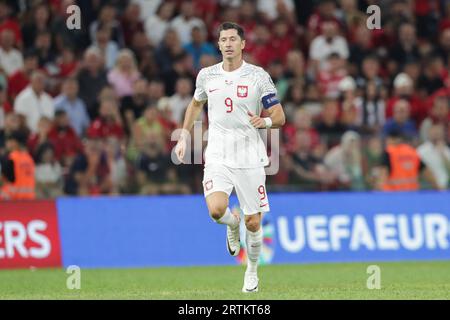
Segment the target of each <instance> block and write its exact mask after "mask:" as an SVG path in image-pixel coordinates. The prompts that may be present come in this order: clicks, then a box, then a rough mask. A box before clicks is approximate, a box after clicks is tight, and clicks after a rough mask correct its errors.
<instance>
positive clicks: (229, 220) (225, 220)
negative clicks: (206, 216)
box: [216, 208, 239, 227]
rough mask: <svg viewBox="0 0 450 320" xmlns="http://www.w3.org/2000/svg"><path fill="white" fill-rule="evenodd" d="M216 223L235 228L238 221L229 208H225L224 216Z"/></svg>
mask: <svg viewBox="0 0 450 320" xmlns="http://www.w3.org/2000/svg"><path fill="white" fill-rule="evenodd" d="M216 222H217V223H220V224H226V225H228V226H230V227H236V226H237V225H239V221H238V219H237V218H236V217H235V216H234V215H232V214H231V210H230V208H227V209H226V210H225V214H224V215H223V216H222V218H220V219H219V220H216Z"/></svg>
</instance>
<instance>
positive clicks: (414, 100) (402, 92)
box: [386, 73, 426, 124]
mask: <svg viewBox="0 0 450 320" xmlns="http://www.w3.org/2000/svg"><path fill="white" fill-rule="evenodd" d="M399 99H406V100H408V102H409V104H410V113H411V118H412V119H414V121H415V122H416V124H417V123H420V122H421V121H422V120H423V118H424V117H425V116H426V110H425V108H424V104H423V101H422V100H421V99H420V97H419V96H418V95H417V93H416V92H415V90H414V83H413V80H412V79H411V77H410V76H409V75H407V74H406V73H399V74H398V75H397V76H396V77H395V79H394V93H393V95H392V96H391V97H390V98H389V99H388V101H387V102H386V118H391V117H392V116H393V110H394V105H395V104H396V102H397V101H398V100H399Z"/></svg>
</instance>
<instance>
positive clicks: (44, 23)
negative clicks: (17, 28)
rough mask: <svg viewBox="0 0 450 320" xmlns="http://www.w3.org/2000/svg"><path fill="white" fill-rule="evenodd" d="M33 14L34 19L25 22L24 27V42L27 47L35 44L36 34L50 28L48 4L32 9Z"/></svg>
mask: <svg viewBox="0 0 450 320" xmlns="http://www.w3.org/2000/svg"><path fill="white" fill-rule="evenodd" d="M32 14H33V18H32V21H30V22H28V23H25V24H24V25H23V27H22V34H23V43H24V47H25V49H30V48H32V47H33V46H34V43H35V40H36V36H37V35H38V34H39V33H40V32H42V31H47V30H49V29H50V11H49V7H48V6H47V5H45V4H40V5H37V6H36V7H35V8H34V9H33V10H32Z"/></svg>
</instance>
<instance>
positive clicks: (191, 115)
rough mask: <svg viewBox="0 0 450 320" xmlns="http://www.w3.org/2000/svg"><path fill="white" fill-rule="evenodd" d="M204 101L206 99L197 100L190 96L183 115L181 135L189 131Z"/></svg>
mask: <svg viewBox="0 0 450 320" xmlns="http://www.w3.org/2000/svg"><path fill="white" fill-rule="evenodd" d="M205 102H206V100H204V101H197V100H195V98H192V100H191V102H190V103H189V105H188V107H187V109H186V113H185V115H184V122H183V132H182V133H181V135H182V136H185V135H186V134H187V133H188V132H189V131H191V129H192V126H193V125H194V121H195V119H197V118H198V116H199V115H200V113H201V112H202V110H203V105H204V104H205Z"/></svg>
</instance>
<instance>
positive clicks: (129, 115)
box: [120, 79, 149, 133]
mask: <svg viewBox="0 0 450 320" xmlns="http://www.w3.org/2000/svg"><path fill="white" fill-rule="evenodd" d="M147 88H148V82H147V80H145V79H138V80H136V81H135V82H134V84H133V94H132V95H129V96H125V97H123V98H122V99H121V102H120V112H121V114H122V119H123V123H124V124H125V129H126V130H127V133H130V129H131V128H132V126H133V123H134V121H135V120H136V119H138V118H140V117H141V116H142V114H143V113H144V110H145V107H146V106H147V105H148V102H149V97H148V94H147Z"/></svg>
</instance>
